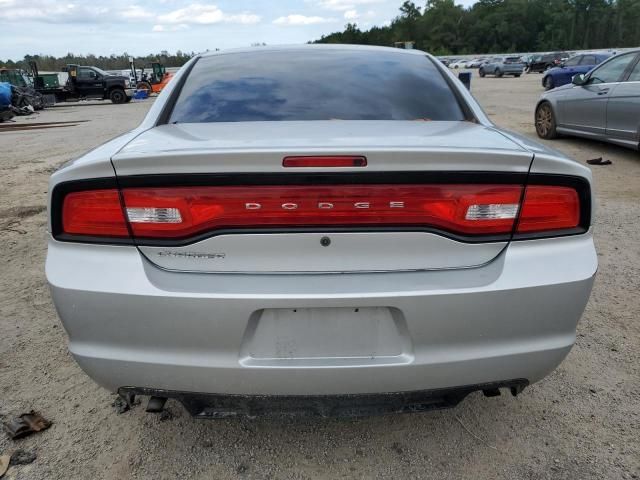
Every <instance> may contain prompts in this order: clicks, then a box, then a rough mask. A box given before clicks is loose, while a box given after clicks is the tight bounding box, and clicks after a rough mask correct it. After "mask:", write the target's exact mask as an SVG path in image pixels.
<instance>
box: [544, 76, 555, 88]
mask: <svg viewBox="0 0 640 480" xmlns="http://www.w3.org/2000/svg"><path fill="white" fill-rule="evenodd" d="M542 85H544V89H545V90H551V89H552V88H554V87H555V86H556V85H555V82H554V81H553V77H552V76H551V75H547V76H546V77H544V78H543V79H542Z"/></svg>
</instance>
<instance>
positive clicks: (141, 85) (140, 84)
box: [136, 82, 152, 95]
mask: <svg viewBox="0 0 640 480" xmlns="http://www.w3.org/2000/svg"><path fill="white" fill-rule="evenodd" d="M136 88H137V89H138V90H146V91H147V92H148V93H149V95H151V91H152V89H151V84H150V83H149V82H138V84H137V85H136Z"/></svg>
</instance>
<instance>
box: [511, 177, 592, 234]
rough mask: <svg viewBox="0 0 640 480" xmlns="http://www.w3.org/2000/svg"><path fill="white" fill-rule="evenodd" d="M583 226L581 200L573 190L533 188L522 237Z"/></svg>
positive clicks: (528, 194) (526, 204)
mask: <svg viewBox="0 0 640 480" xmlns="http://www.w3.org/2000/svg"><path fill="white" fill-rule="evenodd" d="M578 225H580V200H579V198H578V192H577V191H576V190H575V189H574V188H571V187H556V186H548V185H529V186H528V187H527V189H526V191H525V194H524V204H523V206H522V212H521V213H520V220H519V222H518V230H517V232H518V233H529V232H548V231H553V230H569V229H572V228H575V227H577V226H578Z"/></svg>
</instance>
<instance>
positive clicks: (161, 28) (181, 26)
mask: <svg viewBox="0 0 640 480" xmlns="http://www.w3.org/2000/svg"><path fill="white" fill-rule="evenodd" d="M187 28H189V25H186V24H184V23H179V24H178V25H168V26H167V25H160V24H158V25H154V26H153V28H152V29H151V31H152V32H177V31H179V30H186V29H187Z"/></svg>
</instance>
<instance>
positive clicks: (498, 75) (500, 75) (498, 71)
mask: <svg viewBox="0 0 640 480" xmlns="http://www.w3.org/2000/svg"><path fill="white" fill-rule="evenodd" d="M495 73H496V77H498V78H502V76H503V75H504V73H502V70H500V69H499V68H497V69H496V72H495Z"/></svg>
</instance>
